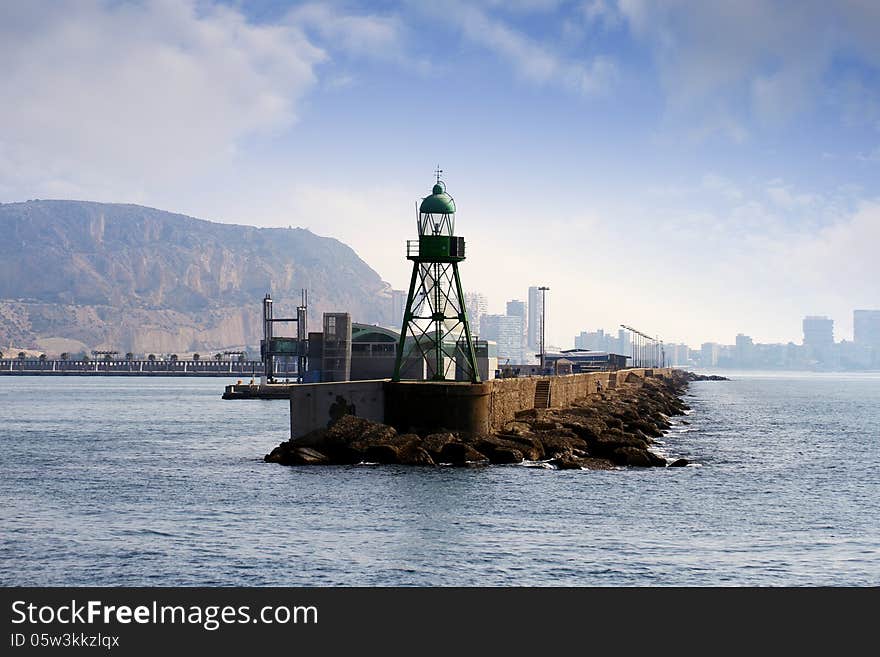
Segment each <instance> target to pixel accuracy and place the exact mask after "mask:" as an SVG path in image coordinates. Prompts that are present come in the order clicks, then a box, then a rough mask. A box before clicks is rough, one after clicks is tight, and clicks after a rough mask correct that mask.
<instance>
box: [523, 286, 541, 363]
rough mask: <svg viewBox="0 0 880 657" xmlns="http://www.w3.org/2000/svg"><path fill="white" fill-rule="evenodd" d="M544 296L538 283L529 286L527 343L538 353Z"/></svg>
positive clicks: (531, 349)
mask: <svg viewBox="0 0 880 657" xmlns="http://www.w3.org/2000/svg"><path fill="white" fill-rule="evenodd" d="M543 308H544V296H543V295H542V294H541V290H539V289H538V286H537V285H533V286H532V287H530V288H529V304H528V315H529V316H528V321H527V322H526V344H527V345H528V348H529V351H534V352H535V353H538V350H539V349H540V348H541V323H542V322H543V319H542V310H543Z"/></svg>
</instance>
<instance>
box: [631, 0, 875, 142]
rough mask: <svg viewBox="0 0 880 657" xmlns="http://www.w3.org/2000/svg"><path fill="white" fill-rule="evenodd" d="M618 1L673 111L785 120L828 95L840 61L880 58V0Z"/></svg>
mask: <svg viewBox="0 0 880 657" xmlns="http://www.w3.org/2000/svg"><path fill="white" fill-rule="evenodd" d="M618 9H619V11H620V12H621V14H622V15H623V16H624V17H625V19H626V21H627V23H628V24H629V26H630V29H631V31H632V33H633V34H634V35H635V36H636V38H637V39H639V40H640V41H642V42H644V43H646V44H648V46H649V48H650V49H651V51H652V52H653V54H654V57H655V59H656V60H657V62H658V66H659V71H660V76H661V83H662V85H663V88H664V90H665V93H666V98H667V102H668V104H669V108H670V111H671V112H672V113H675V114H684V115H688V116H691V115H692V116H696V117H700V120H701V122H702V121H703V120H704V117H706V116H707V115H712V114H715V113H717V112H722V113H726V114H728V115H733V116H735V115H738V116H741V117H742V116H747V117H748V118H754V119H757V120H758V121H759V122H760V123H763V124H770V125H773V124H778V123H782V122H785V121H787V120H789V119H790V118H791V117H793V116H794V115H795V114H797V113H799V112H802V111H804V110H805V109H807V108H809V107H811V106H815V105H817V104H818V103H819V102H821V101H823V100H824V98H825V97H826V96H827V95H828V93H829V92H830V91H831V90H832V85H833V81H831V80H829V73H830V72H832V71H835V70H836V69H835V67H837V66H840V65H841V61H847V58H849V59H850V60H851V59H852V57H853V56H855V57H857V58H859V60H860V61H861V62H862V63H864V64H867V65H868V66H869V67H871V66H873V67H877V66H880V47H878V46H877V43H878V40H877V34H878V31H880V11H878V10H877V5H876V3H868V2H858V1H856V0H853V1H851V2H838V3H830V4H829V3H825V2H819V1H818V0H816V1H813V0H809V1H806V2H801V3H798V5H797V8H796V9H793V8H792V7H791V6H790V5H787V4H784V3H772V2H763V1H760V0H741V1H739V2H723V3H713V2H702V1H695V0H664V1H662V2H661V1H659V0H618ZM854 68H855V69H856V73H854V74H855V75H859V72H858V67H854ZM831 77H833V76H831ZM863 104H864V103H863ZM848 111H857V110H851V109H850V110H848ZM740 120H741V119H740ZM723 128H724V126H723V125H721V126H716V129H714V130H709V132H710V133H711V132H719V133H722V134H723V133H725V130H724V129H723ZM731 136H734V135H731Z"/></svg>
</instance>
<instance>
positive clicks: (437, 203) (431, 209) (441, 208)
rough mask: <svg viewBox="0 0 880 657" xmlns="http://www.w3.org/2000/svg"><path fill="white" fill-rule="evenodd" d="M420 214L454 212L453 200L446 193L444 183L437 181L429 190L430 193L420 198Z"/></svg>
mask: <svg viewBox="0 0 880 657" xmlns="http://www.w3.org/2000/svg"><path fill="white" fill-rule="evenodd" d="M419 212H421V213H422V214H455V201H454V200H453V198H452V197H451V196H450V195H449V194H447V193H446V185H444V184H443V182H442V181H439V180H438V181H437V184H436V185H434V188H433V189H432V190H431V195H430V196H426V197H425V198H423V199H422V204H421V205H420V206H419Z"/></svg>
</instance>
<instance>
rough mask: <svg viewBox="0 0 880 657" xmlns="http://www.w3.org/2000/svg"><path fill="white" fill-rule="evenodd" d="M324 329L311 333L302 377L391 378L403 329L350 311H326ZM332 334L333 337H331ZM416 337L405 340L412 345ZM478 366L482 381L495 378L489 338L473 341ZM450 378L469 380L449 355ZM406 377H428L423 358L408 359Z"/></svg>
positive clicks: (309, 380) (403, 374)
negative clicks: (364, 320)
mask: <svg viewBox="0 0 880 657" xmlns="http://www.w3.org/2000/svg"><path fill="white" fill-rule="evenodd" d="M323 326H324V332H323V333H316V332H312V333H309V346H308V354H309V359H308V365H307V366H306V371H305V375H304V376H303V381H304V382H306V383H320V382H331V381H369V380H374V379H388V378H391V376H392V374H393V373H394V364H395V361H396V359H397V346H398V344H399V341H400V333H398V332H397V331H393V330H391V329H388V328H385V327H382V326H375V325H373V324H359V323H357V322H352V321H351V320H350V316H349V314H348V313H324V321H323ZM330 335H332V338H331V337H329V336H330ZM412 339H413V338H411V337H410V338H409V339H408V340H407V342H406V343H405V347H404V348H405V349H407V350H409V349H411V347H412V345H411V344H410V343H411V341H412ZM474 348H475V351H476V355H477V367H478V369H479V372H480V377H481V379H482V380H483V381H488V380H491V379H493V378H495V370H496V369H497V368H498V357H497V355H496V349H497V347H496V345H495V343H494V342H489V341H487V340H477V341H476V342H475V343H474ZM447 349H448V351H449V352H450V353H460V352H461V349H456V348H455V345H451V346H448V347H447ZM443 365H444V366H443V371H447V372H448V373H449V375H450V378H451V379H454V380H467V378H468V377H467V376H465V369H464V368H462V366H461V364H459V363H457V362H456V361H454V360H452V359H449V361H448V362H446V363H444V364H443ZM400 378H401V379H403V380H414V381H418V380H424V379H425V378H427V363H426V362H425V360H424V359H409V360H408V361H407V362H406V363H405V364H404V366H403V368H402V370H401V374H400Z"/></svg>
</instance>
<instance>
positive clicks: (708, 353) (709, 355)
mask: <svg viewBox="0 0 880 657" xmlns="http://www.w3.org/2000/svg"><path fill="white" fill-rule="evenodd" d="M720 356H721V345H720V344H717V343H715V342H704V343H703V344H702V345H701V346H700V364H701V365H702V366H703V367H717V366H718V358H719V357H720Z"/></svg>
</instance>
